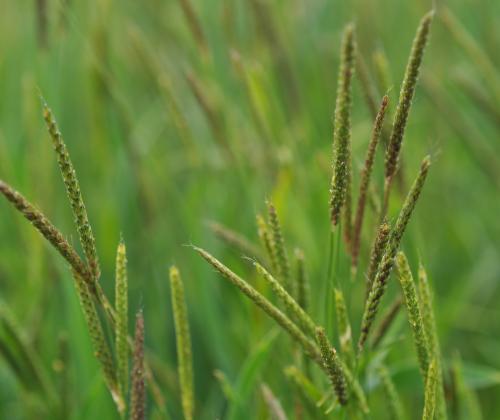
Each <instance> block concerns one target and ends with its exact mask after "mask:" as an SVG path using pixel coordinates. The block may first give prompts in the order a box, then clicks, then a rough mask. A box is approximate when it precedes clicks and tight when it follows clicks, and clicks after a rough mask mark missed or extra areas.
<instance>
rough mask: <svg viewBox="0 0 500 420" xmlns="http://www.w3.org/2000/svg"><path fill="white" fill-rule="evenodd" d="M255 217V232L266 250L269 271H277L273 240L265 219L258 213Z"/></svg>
mask: <svg viewBox="0 0 500 420" xmlns="http://www.w3.org/2000/svg"><path fill="white" fill-rule="evenodd" d="M256 219H257V233H258V235H259V238H260V241H261V243H262V246H263V247H264V249H265V250H266V254H267V257H268V259H269V264H270V267H271V271H272V272H273V273H277V272H278V263H277V262H276V251H275V250H274V244H273V240H272V238H271V235H270V233H269V226H268V225H267V223H266V220H265V219H264V218H263V217H262V215H260V214H258V215H257V217H256Z"/></svg>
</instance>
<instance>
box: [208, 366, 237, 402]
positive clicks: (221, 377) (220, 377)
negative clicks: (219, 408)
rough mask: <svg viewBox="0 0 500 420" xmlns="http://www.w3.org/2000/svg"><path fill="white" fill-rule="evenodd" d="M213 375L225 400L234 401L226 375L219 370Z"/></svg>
mask: <svg viewBox="0 0 500 420" xmlns="http://www.w3.org/2000/svg"><path fill="white" fill-rule="evenodd" d="M213 373H214V378H215V379H217V381H218V382H219V385H220V388H221V391H222V393H223V394H224V397H225V398H226V400H227V401H233V400H234V399H235V391H234V388H233V386H232V384H231V382H230V381H229V379H228V377H227V375H226V374H225V373H224V372H223V371H222V370H219V369H215V370H214V372H213Z"/></svg>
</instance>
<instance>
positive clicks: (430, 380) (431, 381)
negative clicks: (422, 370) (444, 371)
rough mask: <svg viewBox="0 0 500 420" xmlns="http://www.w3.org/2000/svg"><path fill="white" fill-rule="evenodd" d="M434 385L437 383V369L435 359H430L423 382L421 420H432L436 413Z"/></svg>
mask: <svg viewBox="0 0 500 420" xmlns="http://www.w3.org/2000/svg"><path fill="white" fill-rule="evenodd" d="M436 383H437V367H436V359H432V362H431V363H430V364H429V369H428V372H427V379H426V381H425V394H424V412H423V414H422V420H432V419H433V418H434V413H435V411H436Z"/></svg>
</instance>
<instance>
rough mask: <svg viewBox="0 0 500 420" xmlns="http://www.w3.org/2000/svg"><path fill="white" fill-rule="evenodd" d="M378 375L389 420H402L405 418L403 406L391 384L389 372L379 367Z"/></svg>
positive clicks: (383, 367)
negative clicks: (390, 419) (385, 400)
mask: <svg viewBox="0 0 500 420" xmlns="http://www.w3.org/2000/svg"><path fill="white" fill-rule="evenodd" d="M378 374H379V376H380V380H381V382H382V386H383V388H384V393H385V396H386V398H387V406H388V407H389V412H390V413H391V418H392V419H394V420H403V419H405V418H406V416H405V413H404V410H403V404H402V403H401V399H400V398H399V394H398V391H397V390H396V387H395V386H394V382H392V379H391V376H390V375H389V372H388V371H387V369H386V368H385V366H380V367H379V369H378Z"/></svg>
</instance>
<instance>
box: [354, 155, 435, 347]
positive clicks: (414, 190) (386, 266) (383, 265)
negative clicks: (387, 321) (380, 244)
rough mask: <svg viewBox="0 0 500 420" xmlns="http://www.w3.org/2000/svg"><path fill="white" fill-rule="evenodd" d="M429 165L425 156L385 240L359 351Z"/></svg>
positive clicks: (368, 304) (376, 310)
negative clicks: (385, 243) (385, 244)
mask: <svg viewBox="0 0 500 420" xmlns="http://www.w3.org/2000/svg"><path fill="white" fill-rule="evenodd" d="M429 166H430V158H429V157H428V156H427V157H425V158H424V160H423V161H422V164H421V165H420V172H419V174H418V176H417V178H416V179H415V181H414V183H413V185H412V187H411V189H410V191H409V192H408V195H407V196H406V199H405V201H404V203H403V207H402V208H401V211H400V213H399V216H398V218H397V220H396V223H395V225H394V228H393V229H392V231H391V233H390V236H389V239H388V241H387V246H386V247H385V251H384V255H383V257H382V260H381V261H380V264H379V267H378V270H377V274H376V276H375V279H374V281H373V285H372V287H371V289H370V293H369V295H368V299H367V301H366V304H365V310H364V313H363V319H362V321H361V334H360V337H359V340H358V348H359V350H360V351H361V350H362V349H363V346H364V344H365V342H366V339H367V338H368V334H369V332H370V329H371V326H372V324H373V321H374V320H375V316H376V315H377V312H378V307H379V304H380V300H381V299H382V296H383V295H384V292H385V289H386V287H387V280H388V279H389V275H390V274H391V271H392V267H393V265H394V258H395V257H396V254H397V252H398V249H399V245H400V243H401V239H402V237H403V234H404V232H405V229H406V226H407V224H408V222H409V220H410V217H411V215H412V213H413V210H414V209H415V205H416V203H417V201H418V198H419V196H420V193H421V192H422V188H423V186H424V183H425V179H426V178H427V173H428V172H429Z"/></svg>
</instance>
